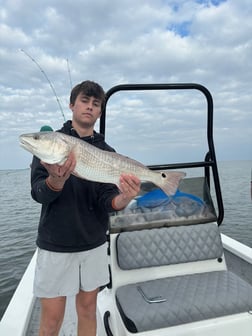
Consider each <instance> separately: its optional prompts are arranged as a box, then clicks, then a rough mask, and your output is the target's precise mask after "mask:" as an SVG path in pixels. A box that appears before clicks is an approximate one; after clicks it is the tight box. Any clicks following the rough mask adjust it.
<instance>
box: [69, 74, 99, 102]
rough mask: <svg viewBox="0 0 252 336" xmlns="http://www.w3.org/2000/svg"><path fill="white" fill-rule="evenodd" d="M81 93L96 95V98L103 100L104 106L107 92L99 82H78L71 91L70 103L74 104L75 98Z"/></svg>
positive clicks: (89, 95) (90, 95)
mask: <svg viewBox="0 0 252 336" xmlns="http://www.w3.org/2000/svg"><path fill="white" fill-rule="evenodd" d="M80 93H82V94H83V95H85V96H88V97H95V98H96V99H99V100H101V105H102V108H103V107H104V103H105V92H104V90H103V88H102V87H101V86H100V85H99V84H98V83H95V82H92V81H90V80H86V81H84V82H82V83H80V84H77V85H76V86H75V87H74V88H73V89H72V91H71V95H70V104H72V105H74V103H75V100H76V98H77V96H78V95H79V94H80Z"/></svg>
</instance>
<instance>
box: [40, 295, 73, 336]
mask: <svg viewBox="0 0 252 336" xmlns="http://www.w3.org/2000/svg"><path fill="white" fill-rule="evenodd" d="M40 303H41V317H40V327H39V336H57V335H58V333H59V330H60V327H61V324H62V321H63V318H64V312H65V305H66V297H64V296H60V297H56V298H49V299H48V298H41V299H40Z"/></svg>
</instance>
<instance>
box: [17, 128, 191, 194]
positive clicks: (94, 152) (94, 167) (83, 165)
mask: <svg viewBox="0 0 252 336" xmlns="http://www.w3.org/2000/svg"><path fill="white" fill-rule="evenodd" d="M19 139H20V145H21V146H22V147H23V148H24V149H26V150H27V151H29V152H31V153H32V154H33V155H35V156H36V157H38V158H39V159H41V160H42V161H44V162H46V163H49V164H54V163H57V164H59V165H62V164H63V163H64V162H65V161H66V159H67V157H68V155H69V153H70V152H73V153H74V155H75V158H76V167H75V170H74V172H73V174H74V175H76V176H78V177H80V178H83V179H86V180H90V181H96V182H102V183H113V184H116V185H117V186H118V185H119V178H120V175H121V174H123V173H125V174H132V175H135V176H137V177H138V178H139V179H140V180H141V181H149V182H152V183H153V184H155V185H156V186H158V187H159V188H161V189H162V190H163V191H164V192H165V193H166V194H167V195H173V194H175V192H176V190H177V188H178V185H179V182H180V180H181V179H182V178H183V177H184V176H185V173H184V172H179V171H165V172H156V171H152V170H150V169H149V168H147V167H146V166H144V165H143V164H142V163H140V162H138V161H135V160H133V159H131V158H128V157H126V156H123V155H121V154H118V153H115V152H108V151H104V150H101V149H99V148H97V147H95V146H93V145H91V144H89V143H87V142H86V141H83V140H81V139H78V138H75V137H72V136H69V135H66V134H63V133H60V132H38V133H30V134H22V135H20V137H19Z"/></svg>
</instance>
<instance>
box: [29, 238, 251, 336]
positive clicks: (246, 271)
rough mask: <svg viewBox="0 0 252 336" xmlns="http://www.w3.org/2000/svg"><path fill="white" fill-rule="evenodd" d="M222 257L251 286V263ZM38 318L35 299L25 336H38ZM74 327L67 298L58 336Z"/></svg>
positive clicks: (233, 256) (72, 307)
mask: <svg viewBox="0 0 252 336" xmlns="http://www.w3.org/2000/svg"><path fill="white" fill-rule="evenodd" d="M226 239H228V240H229V241H230V238H228V237H226V236H224V235H222V240H223V241H224V244H225V241H226ZM237 244H238V245H239V251H242V250H244V249H245V252H246V253H245V254H246V255H249V254H251V253H252V251H251V249H250V248H247V246H244V245H243V244H240V243H237V242H236V241H233V240H232V245H231V246H237ZM247 252H248V253H247ZM224 255H225V260H226V264H227V267H228V269H229V270H231V271H232V272H234V273H235V274H237V275H238V276H239V277H241V278H242V279H244V280H246V281H247V282H248V283H250V284H251V285H252V265H251V263H249V262H248V261H246V260H244V259H241V257H239V256H238V255H237V253H232V252H230V251H229V250H227V249H224ZM251 258H252V255H251ZM39 318H40V302H39V299H35V301H34V306H33V309H32V313H31V318H30V321H29V325H28V328H27V333H26V336H37V335H38V330H39ZM76 327H77V318H76V312H75V298H74V297H69V298H68V299H67V305H66V312H65V318H64V322H63V325H62V328H61V331H60V334H59V336H75V335H76V331H75V330H76Z"/></svg>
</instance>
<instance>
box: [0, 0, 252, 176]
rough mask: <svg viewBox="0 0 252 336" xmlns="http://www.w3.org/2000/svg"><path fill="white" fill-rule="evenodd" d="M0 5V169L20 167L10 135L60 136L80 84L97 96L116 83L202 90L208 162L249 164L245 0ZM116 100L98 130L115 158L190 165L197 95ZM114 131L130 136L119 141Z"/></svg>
mask: <svg viewBox="0 0 252 336" xmlns="http://www.w3.org/2000/svg"><path fill="white" fill-rule="evenodd" d="M0 4H1V6H0V70H1V71H0V72H1V82H0V99H1V103H0V121H1V123H0V150H1V152H0V169H9V168H10V169H15V168H27V167H28V166H29V163H30V161H31V155H30V154H29V153H28V152H26V151H24V150H23V149H22V148H20V147H19V143H18V136H19V135H20V134H22V133H30V132H35V131H38V130H39V129H40V127H41V126H42V125H44V124H50V125H51V126H52V127H53V128H54V129H58V128H60V127H61V126H62V123H63V122H64V118H63V115H62V111H63V114H64V117H65V118H66V119H70V118H71V113H70V111H69V109H68V101H69V93H70V90H71V87H72V86H73V85H75V84H77V83H79V82H81V81H83V80H86V79H90V80H94V81H96V82H99V83H100V84H101V85H102V86H103V87H104V89H105V90H106V91H107V90H108V89H109V88H111V87H112V86H114V85H117V84H125V83H185V82H189V83H190V82H194V83H199V84H202V85H204V86H206V87H207V88H208V89H209V90H210V92H211V93H212V96H213V100H214V136H215V137H214V140H215V146H216V154H217V159H218V160H251V159H252V146H251V145H252V111H251V106H252V89H251V86H252V61H251V60H252V37H251V36H252V20H251V17H252V2H251V0H227V1H221V0H219V1H218V0H212V1H210V0H205V1H204V0H201V1H200V0H155V1H153V0H137V1H136V0H92V1H85V0H75V1H73V0H71V1H69V0H64V1H62V0H50V1H47V0H43V1H34V0H0ZM31 58H32V59H31ZM35 62H36V63H35ZM46 77H47V78H46ZM48 80H49V81H50V84H49V82H48ZM56 96H57V98H58V101H57V99H56ZM119 96H120V97H119ZM119 96H118V97H117V98H116V99H115V100H114V101H113V102H112V100H111V104H110V106H108V108H109V107H110V109H111V111H108V121H109V123H108V129H107V140H108V141H109V143H110V144H111V145H112V146H113V147H115V148H116V149H117V150H118V151H120V152H123V154H127V155H130V156H133V157H134V158H135V159H138V160H141V161H143V163H146V164H147V163H169V162H174V161H175V162H176V160H177V159H178V158H177V153H180V157H179V160H180V161H181V160H182V161H183V158H184V159H185V162H186V161H187V160H188V159H189V154H192V158H193V159H194V158H198V153H201V151H202V148H201V143H204V141H205V140H203V139H205V137H204V127H205V126H203V128H202V125H201V121H204V120H205V115H204V104H203V107H200V104H201V103H200V102H199V101H200V98H199V95H198V94H195V95H193V94H185V95H183V94H182V93H181V96H179V95H177V94H174V95H173V96H164V95H162V94H161V93H160V92H158V93H157V94H156V95H155V94H151V95H149V96H146V97H145V96H144V97H142V96H141V95H133V96H132V95H127V94H126V95H125V96H123V95H122V94H120V95H119ZM119 98H120V99H119ZM152 104H153V105H152ZM59 105H60V106H59ZM164 106H165V107H166V110H165V109H164ZM61 109H62V111H61ZM122 111H124V112H122ZM167 111H168V112H167ZM166 112H167V114H166ZM122 114H123V115H124V117H125V118H123V119H122ZM201 114H202V115H201ZM202 116H203V117H202ZM161 126H162V127H163V128H162V130H161ZM122 128H123V129H126V130H127V129H128V130H130V132H131V133H130V134H131V135H130V136H129V135H128V136H127V135H126V136H125V138H124V139H125V140H123V139H122V134H123V133H122V132H121V129H122ZM165 132H166V133H167V134H165ZM126 134H127V132H126ZM141 134H144V135H143V137H145V138H143V140H142V139H141V138H140V135H141ZM132 135H135V136H136V137H135V138H134V139H133V136H132ZM147 135H148V137H147V138H146V136H147ZM127 137H128V138H127ZM182 137H183V140H182ZM196 137H198V138H197V140H196ZM201 137H202V138H201ZM136 142H139V145H138V150H139V153H138V152H137V151H136V152H134V144H135V143H136ZM159 144H160V145H159ZM165 146H167V150H166V147H165ZM147 152H148V158H151V159H150V161H152V162H147V161H148V160H147V156H146V157H145V153H147ZM164 152H165V153H167V158H166V156H164ZM141 153H142V154H141ZM134 154H135V155H134ZM146 155H147V154H146ZM200 155H201V154H200ZM200 155H199V156H200ZM145 158H146V159H145ZM164 160H165V162H164ZM145 161H146V162H145Z"/></svg>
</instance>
